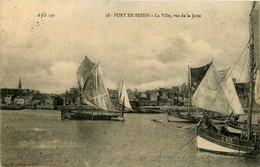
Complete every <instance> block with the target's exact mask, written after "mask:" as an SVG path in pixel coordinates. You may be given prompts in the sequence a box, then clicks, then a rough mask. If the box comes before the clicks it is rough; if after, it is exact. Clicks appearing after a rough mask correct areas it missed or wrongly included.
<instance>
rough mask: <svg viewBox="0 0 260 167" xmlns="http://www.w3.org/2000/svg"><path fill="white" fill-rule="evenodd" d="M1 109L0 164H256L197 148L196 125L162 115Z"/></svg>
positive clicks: (252, 160) (87, 166) (155, 166)
mask: <svg viewBox="0 0 260 167" xmlns="http://www.w3.org/2000/svg"><path fill="white" fill-rule="evenodd" d="M0 112H1V114H0V115H1V164H2V166H57V167H63V166H68V167H75V166H77V167H81V166H82V167H128V166H129V167H159V166H162V167H167V166H181V167H184V166H192V167H203V166H216V167H223V166H236V167H244V166H247V167H256V166H260V157H259V156H258V157H256V158H245V157H239V156H224V155H217V154H211V153H205V152H198V151H197V148H196V138H194V136H195V135H196V125H194V124H189V123H184V122H173V121H171V122H167V121H166V115H165V114H125V122H114V121H76V120H64V121H61V119H60V112H59V111H54V110H29V109H26V110H8V111H7V110H2V111H0ZM155 120H156V121H155Z"/></svg>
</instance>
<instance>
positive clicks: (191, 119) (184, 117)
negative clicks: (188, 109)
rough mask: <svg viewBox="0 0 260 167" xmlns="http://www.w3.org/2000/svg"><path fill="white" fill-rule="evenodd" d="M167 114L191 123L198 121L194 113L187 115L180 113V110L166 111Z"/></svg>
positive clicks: (198, 118)
mask: <svg viewBox="0 0 260 167" xmlns="http://www.w3.org/2000/svg"><path fill="white" fill-rule="evenodd" d="M168 116H173V117H175V118H178V119H181V120H185V121H188V122H191V123H198V122H199V121H200V119H201V118H200V117H196V116H194V115H189V114H188V113H184V114H182V113H180V112H177V111H176V112H170V113H168Z"/></svg>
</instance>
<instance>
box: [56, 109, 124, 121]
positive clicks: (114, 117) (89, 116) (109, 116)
mask: <svg viewBox="0 0 260 167" xmlns="http://www.w3.org/2000/svg"><path fill="white" fill-rule="evenodd" d="M65 119H70V120H111V121H124V117H122V116H121V114H120V113H102V112H90V111H89V112H86V111H71V110H62V111H61V120H65Z"/></svg>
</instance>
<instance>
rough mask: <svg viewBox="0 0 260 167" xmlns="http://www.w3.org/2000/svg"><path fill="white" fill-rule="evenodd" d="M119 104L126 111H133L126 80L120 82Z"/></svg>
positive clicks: (118, 90)
mask: <svg viewBox="0 0 260 167" xmlns="http://www.w3.org/2000/svg"><path fill="white" fill-rule="evenodd" d="M117 97H118V103H119V104H120V105H121V106H123V107H124V108H125V109H126V110H128V111H131V110H132V107H131V104H130V102H129V97H128V94H127V91H126V85H125V81H124V80H120V81H119V83H118V87H117Z"/></svg>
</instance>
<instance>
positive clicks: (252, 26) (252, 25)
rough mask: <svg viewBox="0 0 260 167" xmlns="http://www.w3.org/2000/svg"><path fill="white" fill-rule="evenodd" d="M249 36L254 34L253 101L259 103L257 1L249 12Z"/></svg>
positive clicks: (259, 38)
mask: <svg viewBox="0 0 260 167" xmlns="http://www.w3.org/2000/svg"><path fill="white" fill-rule="evenodd" d="M250 19H251V20H250V36H254V38H253V39H252V40H253V41H252V43H253V44H254V48H253V52H254V53H253V55H254V61H255V68H254V69H253V70H254V73H255V77H254V78H255V91H254V94H255V97H254V99H255V102H256V103H257V104H259V105H260V58H259V45H260V43H259V40H260V37H259V2H255V3H254V5H253V8H252V11H251V13H250Z"/></svg>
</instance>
